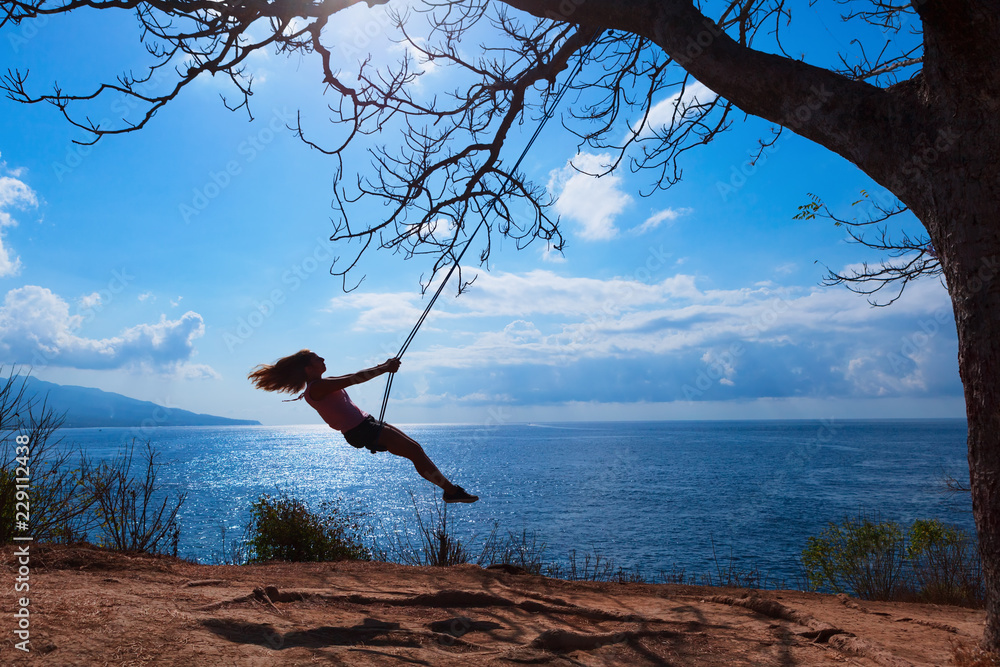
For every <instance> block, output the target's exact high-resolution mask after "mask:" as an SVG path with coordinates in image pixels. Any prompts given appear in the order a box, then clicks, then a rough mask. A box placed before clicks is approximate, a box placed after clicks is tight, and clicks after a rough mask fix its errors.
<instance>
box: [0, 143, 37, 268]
mask: <svg viewBox="0 0 1000 667" xmlns="http://www.w3.org/2000/svg"><path fill="white" fill-rule="evenodd" d="M21 173H22V170H20V169H8V167H7V163H6V162H3V161H0V278H2V277H4V276H14V275H17V273H18V272H19V271H20V270H21V260H20V258H19V257H17V256H16V255H13V256H12V254H11V251H10V248H8V247H7V244H6V240H5V234H4V228H5V227H14V226H16V225H17V221H16V220H15V219H14V217H13V216H12V215H11V211H12V210H22V211H23V210H26V209H28V208H34V207H36V206H38V197H37V196H36V195H35V192H34V190H32V189H31V188H30V187H28V185H27V184H26V183H25V182H24V181H21V180H20V179H19V177H20V176H21Z"/></svg>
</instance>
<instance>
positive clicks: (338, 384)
mask: <svg viewBox="0 0 1000 667" xmlns="http://www.w3.org/2000/svg"><path fill="white" fill-rule="evenodd" d="M397 370H399V359H389V360H388V361H386V362H385V363H384V364H380V365H378V366H375V367H374V368H368V369H365V370H363V371H358V372H357V373H353V374H351V375H341V376H338V377H332V378H324V377H323V373H325V372H326V363H324V360H323V357H321V356H319V355H318V354H316V353H315V352H311V351H310V350H300V351H298V352H296V353H295V354H293V355H290V356H287V357H283V358H281V359H278V360H277V361H276V362H274V363H273V364H269V365H268V364H261V365H260V366H257V368H255V369H254V370H253V371H252V372H251V373H250V375H249V376H248V377H249V378H250V381H251V382H253V384H254V385H255V386H256V387H257V388H258V389H263V390H264V391H278V392H287V393H290V394H296V393H300V392H301V394H300V396H299V398H305V399H306V403H308V404H309V405H311V406H312V407H313V408H314V409H315V410H316V412H318V413H319V415H320V417H322V418H323V420H324V421H325V422H326V423H327V424H329V425H330V427H331V428H334V429H336V430H338V431H340V432H341V433H342V434H343V435H344V439H345V440H347V442H348V444H350V445H352V446H354V447H357V448H358V449H361V448H363V447H364V448H367V449H368V450H369V451H371V453H372V454H374V453H375V452H389V453H390V454H395V455H396V456H402V457H403V458H406V459H409V460H410V461H411V462H412V463H413V465H414V467H415V468H416V469H417V472H418V473H419V474H420V476H421V477H423V478H424V479H426V480H428V481H429V482H431V483H433V484H435V485H437V486H439V487H440V488H441V489H442V490H443V491H444V501H445V502H446V503H474V502H476V501H477V500H479V497H478V496H473V495H471V494H469V493H466V491H465V489H463V488H462V487H460V486H455V485H454V484H452V483H451V482H449V481H448V479H447V478H446V477H445V476H444V475H442V474H441V471H440V470H438V469H437V466H436V465H434V463H433V462H432V461H431V460H430V458H429V457H428V456H427V454H426V453H425V452H424V449H423V447H421V446H420V444H419V443H417V442H416V441H415V440H413V439H412V438H410V437H409V436H408V435H406V434H405V433H403V432H402V431H400V430H399V429H398V428H396V427H395V426H392V425H391V424H386V423H380V422H379V421H378V420H377V419H375V418H374V417H372V416H371V415H369V414H368V413H367V412H365V411H364V410H362V409H361V408H359V407H358V406H357V405H355V404H354V402H353V401H352V400H351V399H350V397H348V395H347V392H346V391H344V389H346V388H347V387H350V386H352V385H356V384H361V383H362V382H367V381H368V380H371V379H372V378H376V377H378V376H379V375H382V374H384V373H395V372H396V371H397ZM303 388H304V389H305V390H304V391H303ZM296 400H297V399H296Z"/></svg>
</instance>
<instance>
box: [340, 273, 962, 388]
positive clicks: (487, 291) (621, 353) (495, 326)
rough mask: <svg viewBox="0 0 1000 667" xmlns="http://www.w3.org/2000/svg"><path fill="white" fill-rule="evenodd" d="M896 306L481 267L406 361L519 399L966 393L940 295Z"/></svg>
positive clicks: (414, 301) (933, 292)
mask: <svg viewBox="0 0 1000 667" xmlns="http://www.w3.org/2000/svg"><path fill="white" fill-rule="evenodd" d="M660 267H661V269H663V270H664V271H665V270H666V268H667V267H666V265H665V264H661V265H660ZM336 302H337V308H338V314H339V315H341V316H351V311H353V319H354V321H355V322H356V323H357V326H358V327H359V328H364V327H367V326H370V325H371V324H373V323H374V322H380V323H381V324H383V325H388V324H389V323H390V321H391V322H393V323H394V324H395V330H397V331H400V332H405V331H407V330H409V327H410V326H412V324H413V322H414V321H415V320H416V318H417V317H418V316H419V314H420V310H421V309H422V304H421V303H420V300H419V299H418V298H416V297H414V296H413V295H406V294H399V293H395V294H384V295H383V294H370V293H369V294H357V293H352V294H350V295H345V296H344V297H339V298H338V299H337V301H336ZM896 306H898V307H896ZM896 306H894V307H893V308H888V309H874V308H871V307H870V306H869V305H868V303H867V302H866V301H865V300H864V299H860V298H858V297H857V296H856V295H854V294H852V293H850V292H848V291H846V290H837V289H824V288H819V287H782V286H779V285H774V284H772V283H761V284H758V285H754V286H752V287H747V288H741V289H725V290H719V289H706V288H704V287H702V286H701V285H699V284H698V281H697V280H696V279H695V277H693V276H689V275H684V274H676V275H669V276H665V277H660V278H659V279H649V280H640V279H638V278H637V276H636V275H634V274H633V275H626V276H622V277H617V278H607V279H596V278H589V277H567V276H562V275H559V274H557V273H555V272H552V271H545V270H535V271H531V272H527V273H520V274H514V273H495V274H491V273H483V274H481V275H479V276H478V278H477V280H476V282H475V283H474V284H473V286H472V288H471V289H470V290H469V291H467V292H466V293H465V294H463V295H462V296H461V297H459V298H457V299H455V298H452V299H442V300H441V301H439V302H438V306H437V307H436V308H435V314H434V315H433V316H432V317H434V318H435V321H436V322H437V324H438V325H440V324H441V323H446V324H447V326H438V327H435V325H434V321H431V323H430V324H429V325H428V328H429V329H434V328H437V331H436V333H435V335H428V336H426V337H425V339H424V340H425V342H424V343H423V344H422V345H420V346H418V347H416V348H414V349H413V350H412V351H411V352H409V354H408V358H407V367H408V370H410V371H412V372H422V373H426V374H427V377H428V378H430V380H429V381H430V386H429V387H428V388H427V391H428V392H430V393H439V394H440V393H444V392H450V393H452V394H455V395H471V394H474V393H475V392H476V391H477V389H476V385H477V383H479V385H482V383H483V382H484V381H487V382H488V383H489V391H490V392H492V393H504V394H506V395H509V396H511V397H512V400H515V401H518V400H524V401H525V402H529V401H534V402H537V401H538V396H539V395H544V396H546V397H549V398H551V400H552V401H554V402H559V401H560V400H607V401H633V400H640V401H664V400H668V401H669V400H701V399H704V400H726V399H753V398H759V397H778V398H781V397H815V398H826V397H855V398H866V397H900V396H907V397H930V396H952V395H960V392H961V386H960V383H959V382H958V376H957V367H956V363H955V355H956V349H955V348H956V341H955V331H954V322H953V321H952V320H951V308H950V304H949V301H948V296H947V293H946V292H945V290H944V289H942V288H941V286H940V285H939V284H937V283H935V282H933V281H925V282H921V283H917V284H915V285H912V286H911V287H910V288H908V290H907V293H906V294H904V297H903V299H901V300H900V301H899V302H897V304H896ZM390 314H392V316H391V320H390ZM384 328H385V329H390V330H391V329H392V327H390V326H385V327H384ZM486 372H488V373H489V378H488V380H484V377H485V376H484V373H486ZM629 378H631V381H626V379H629ZM521 383H523V385H522V384H521ZM452 385H454V386H452Z"/></svg>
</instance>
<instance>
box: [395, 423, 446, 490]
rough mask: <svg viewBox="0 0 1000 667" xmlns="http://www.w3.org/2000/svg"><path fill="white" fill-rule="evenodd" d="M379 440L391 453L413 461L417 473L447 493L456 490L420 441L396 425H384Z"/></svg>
mask: <svg viewBox="0 0 1000 667" xmlns="http://www.w3.org/2000/svg"><path fill="white" fill-rule="evenodd" d="M378 441H379V443H380V444H383V445H385V446H386V448H387V449H388V450H389V453H390V454H395V455H396V456H402V457H403V458H405V459H409V460H410V461H411V462H412V463H413V467H415V468H416V469H417V473H419V474H420V476H421V477H423V478H424V479H426V480H427V481H428V482H431V483H432V484H436V485H437V486H439V487H441V489H443V490H444V491H445V492H447V493H454V492H455V489H456V487H455V485H454V484H452V483H451V482H449V481H448V478H446V477H445V476H444V475H442V474H441V471H440V470H438V468H437V466H436V465H434V462H433V461H431V459H430V457H429V456H427V453H426V452H425V451H424V448H423V447H421V446H420V443H418V442H417V441H416V440H414V439H413V438H411V437H410V436H408V435H406V434H405V433H403V432H402V431H400V430H399V429H398V428H396V427H395V426H392V425H390V424H386V425H385V426H383V427H382V433H381V434H380V435H379V439H378Z"/></svg>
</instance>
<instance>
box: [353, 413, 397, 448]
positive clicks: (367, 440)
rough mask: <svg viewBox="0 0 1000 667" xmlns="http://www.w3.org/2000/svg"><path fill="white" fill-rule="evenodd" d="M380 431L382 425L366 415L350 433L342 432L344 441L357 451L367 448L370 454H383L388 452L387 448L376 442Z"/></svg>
mask: <svg viewBox="0 0 1000 667" xmlns="http://www.w3.org/2000/svg"><path fill="white" fill-rule="evenodd" d="M381 431H382V425H381V424H380V422H379V420H377V419H375V418H374V417H372V416H371V415H368V416H367V417H365V420H364V421H363V422H361V423H360V424H358V425H357V426H355V427H354V428H352V429H351V430H350V431H344V439H345V440H347V444H349V445H351V446H352V447H357V448H358V449H364V448H367V449H368V451H370V452H371V453H372V454H374V453H375V452H385V451H388V448H387V447H386V446H385V445H383V444H382V443H380V442H378V440H379V437H378V436H379V433H381Z"/></svg>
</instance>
